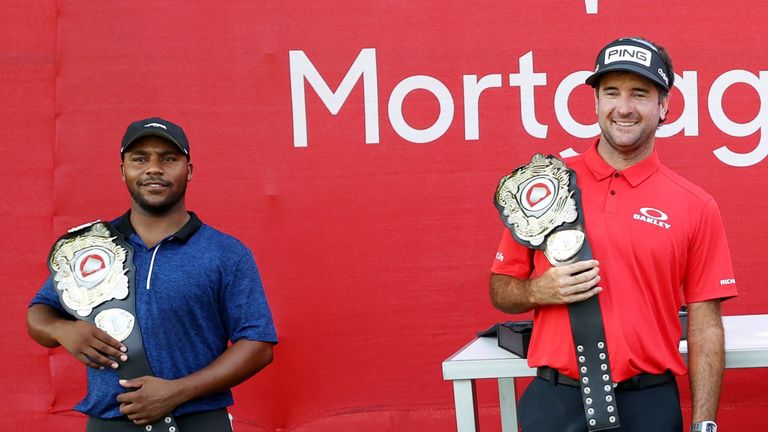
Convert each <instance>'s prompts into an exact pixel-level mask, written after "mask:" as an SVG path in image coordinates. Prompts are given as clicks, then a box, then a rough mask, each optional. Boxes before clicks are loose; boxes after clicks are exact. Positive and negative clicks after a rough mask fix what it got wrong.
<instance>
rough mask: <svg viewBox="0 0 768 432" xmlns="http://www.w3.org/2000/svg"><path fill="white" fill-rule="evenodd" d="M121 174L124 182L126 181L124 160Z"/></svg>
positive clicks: (121, 164)
mask: <svg viewBox="0 0 768 432" xmlns="http://www.w3.org/2000/svg"><path fill="white" fill-rule="evenodd" d="M120 176H121V177H122V178H123V183H125V182H126V180H125V163H123V162H120Z"/></svg>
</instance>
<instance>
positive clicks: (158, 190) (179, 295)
mask: <svg viewBox="0 0 768 432" xmlns="http://www.w3.org/2000/svg"><path fill="white" fill-rule="evenodd" d="M120 153H121V156H122V163H121V171H122V175H123V180H124V181H125V182H126V185H127V187H128V191H129V193H130V196H131V208H130V210H129V211H128V212H126V213H125V214H124V215H122V216H121V217H119V218H117V219H115V220H113V221H112V222H111V223H110V225H111V228H113V229H114V232H116V233H119V234H121V237H122V238H123V239H124V240H125V242H126V243H127V244H128V245H129V246H130V249H132V254H133V259H132V262H133V266H134V267H135V270H134V271H133V272H131V273H129V274H132V275H133V278H132V279H133V280H132V281H131V282H130V283H131V284H132V285H131V293H132V294H133V295H135V322H136V324H137V326H138V328H139V329H140V332H141V334H140V337H139V339H140V340H141V341H143V344H142V343H139V346H140V348H138V349H137V348H129V347H128V345H129V344H128V343H127V342H128V341H127V340H123V339H120V340H118V338H116V337H113V335H114V334H115V333H114V332H112V333H110V332H108V331H104V330H102V328H110V329H111V328H114V327H116V326H117V327H121V326H123V327H125V326H128V327H131V326H132V325H133V320H134V318H133V315H132V314H130V313H127V312H125V311H121V312H120V313H119V314H114V313H113V315H110V316H109V317H108V318H109V319H108V320H107V323H106V324H103V323H102V324H99V321H98V319H97V320H96V321H95V322H96V323H97V324H99V325H98V326H97V325H94V324H93V322H89V321H88V320H85V319H84V318H83V317H79V318H81V319H75V317H73V316H72V314H71V312H69V313H68V312H67V309H68V308H65V307H64V306H63V305H62V302H61V301H60V293H59V292H58V291H57V286H56V285H55V281H54V280H52V278H49V279H48V280H47V281H46V282H45V284H44V285H43V287H42V288H41V289H40V291H39V292H38V293H37V295H36V296H35V297H34V299H33V300H32V302H31V306H30V307H29V310H28V314H27V324H28V330H29V334H30V335H31V336H32V338H33V339H34V340H35V341H37V342H38V343H40V344H41V345H43V346H46V347H56V346H59V345H60V346H63V347H64V348H65V349H66V350H67V351H68V352H69V353H70V354H71V355H72V356H73V357H75V358H76V359H78V360H79V361H80V362H82V363H83V364H85V365H86V366H88V393H87V395H86V396H85V398H84V399H83V400H82V401H81V402H80V403H79V404H78V405H77V406H76V407H75V409H76V410H78V411H81V412H84V413H86V414H88V416H89V419H88V425H87V428H86V430H87V431H88V432H99V431H123V430H125V431H132V430H136V431H138V430H154V431H157V430H168V431H171V432H174V431H177V432H193V431H230V430H231V426H230V422H229V416H228V414H227V411H226V407H227V406H229V405H232V403H233V399H232V393H231V391H230V389H231V388H232V387H233V386H235V385H237V384H239V383H241V382H243V381H245V380H246V379H248V378H250V377H251V376H253V375H254V374H256V373H257V372H258V371H260V370H261V369H262V368H264V367H265V366H267V365H268V364H269V363H270V362H271V361H272V347H273V345H274V344H275V343H276V342H277V337H276V334H275V329H274V326H273V323H272V316H271V313H270V310H269V306H268V304H267V300H266V297H265V295H264V291H263V288H262V285H261V278H260V276H259V273H258V269H257V268H256V264H255V262H254V259H253V256H252V254H251V252H250V251H249V250H248V248H247V247H246V246H245V245H243V244H242V243H241V242H240V241H239V240H237V239H235V238H234V237H231V236H229V235H227V234H224V233H222V232H220V231H217V230H215V229H214V228H212V227H210V226H208V225H205V224H204V223H202V222H201V221H200V219H199V218H198V217H197V215H195V214H194V213H192V212H189V211H187V209H186V206H185V202H184V196H185V191H186V186H187V182H189V181H190V180H191V178H192V172H193V166H192V164H191V163H190V160H189V143H188V141H187V138H186V135H185V134H184V131H183V130H182V129H181V128H180V127H179V126H177V125H175V124H173V123H171V122H169V121H166V120H163V119H160V118H149V119H145V120H140V121H137V122H134V123H132V124H131V125H129V127H128V129H127V131H126V133H125V136H124V137H123V140H122V144H121V148H120ZM129 256H130V255H129ZM86 258H88V259H81V260H80V261H79V262H80V264H79V267H77V266H74V267H76V268H75V270H76V271H79V272H80V273H81V274H80V276H83V279H88V278H89V277H91V274H92V273H93V272H97V271H100V270H101V267H103V261H104V259H103V258H100V257H99V255H98V253H95V254H94V256H93V257H92V258H91V257H86ZM105 259H107V260H108V258H105ZM100 266H101V267H100ZM57 277H58V276H57ZM56 280H58V279H56ZM58 290H59V291H63V290H62V288H61V287H58ZM131 298H132V297H131ZM65 303H66V299H65ZM94 307H98V305H94ZM131 307H132V306H131ZM69 309H71V308H69ZM114 310H115V309H111V311H114ZM78 313H80V311H78ZM75 315H77V314H75ZM81 315H82V314H81ZM126 315H127V316H129V319H125V318H124V316H126ZM129 331H130V330H129ZM118 333H119V332H118ZM111 334H112V335H111ZM121 340H122V342H121ZM230 342H231V345H229V343H230ZM142 345H143V346H142ZM141 350H143V351H144V352H143V353H142V352H141ZM144 355H145V357H144ZM139 357H141V358H142V359H145V360H144V363H148V365H149V369H148V370H149V371H151V372H150V373H148V374H145V375H142V376H136V377H135V378H134V377H130V378H127V379H126V378H124V375H121V372H124V371H125V370H126V368H128V366H129V364H130V365H133V363H130V362H131V361H136V360H138V358H139ZM121 368H123V369H122V370H121ZM168 425H172V426H168ZM152 426H155V428H152ZM163 426H165V429H163V428H162V427H163ZM151 428H152V429H151Z"/></svg>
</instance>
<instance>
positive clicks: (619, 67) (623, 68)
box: [584, 63, 669, 90]
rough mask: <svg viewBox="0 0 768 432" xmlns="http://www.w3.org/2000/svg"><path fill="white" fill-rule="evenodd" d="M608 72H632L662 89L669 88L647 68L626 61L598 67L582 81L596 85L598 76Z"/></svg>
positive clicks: (598, 80)
mask: <svg viewBox="0 0 768 432" xmlns="http://www.w3.org/2000/svg"><path fill="white" fill-rule="evenodd" d="M608 72H632V73H635V74H638V75H640V76H642V77H643V78H646V79H648V80H649V81H651V82H653V83H654V84H656V85H659V86H661V87H662V88H663V89H664V90H669V86H668V85H667V83H665V82H664V81H662V80H660V79H659V77H657V76H654V75H653V74H652V73H651V72H649V71H648V69H646V68H643V67H641V66H635V65H633V64H626V63H623V64H614V65H610V66H606V67H604V68H602V69H600V70H599V71H598V72H595V73H593V74H592V75H590V76H589V77H588V78H587V79H586V80H585V81H584V83H585V84H588V85H590V86H592V87H597V84H598V83H599V82H600V77H601V76H603V75H605V74H607V73H608Z"/></svg>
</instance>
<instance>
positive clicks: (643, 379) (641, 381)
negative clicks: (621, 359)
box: [536, 366, 675, 392]
mask: <svg viewBox="0 0 768 432" xmlns="http://www.w3.org/2000/svg"><path fill="white" fill-rule="evenodd" d="M536 376H537V377H539V378H541V379H543V380H545V381H549V382H551V383H552V384H556V385H564V386H567V387H581V383H580V382H579V381H578V380H575V379H573V378H571V377H569V376H568V375H563V374H561V373H560V372H558V371H557V370H555V369H552V368H550V367H547V366H542V367H539V368H537V369H536ZM674 380H675V375H673V374H672V372H669V371H667V372H665V373H663V374H658V375H653V374H646V373H642V374H640V375H635V376H633V377H632V378H630V379H628V380H625V381H621V382H619V383H617V384H616V387H615V388H614V391H616V392H622V391H633V390H642V389H646V388H650V387H656V386H660V385H664V384H667V383H669V382H672V381H674Z"/></svg>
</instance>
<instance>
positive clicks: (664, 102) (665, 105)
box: [659, 95, 669, 121]
mask: <svg viewBox="0 0 768 432" xmlns="http://www.w3.org/2000/svg"><path fill="white" fill-rule="evenodd" d="M668 113H669V95H667V96H662V97H661V100H660V101H659V120H660V121H664V120H666V118H667V114H668Z"/></svg>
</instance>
